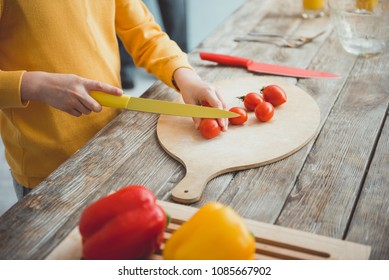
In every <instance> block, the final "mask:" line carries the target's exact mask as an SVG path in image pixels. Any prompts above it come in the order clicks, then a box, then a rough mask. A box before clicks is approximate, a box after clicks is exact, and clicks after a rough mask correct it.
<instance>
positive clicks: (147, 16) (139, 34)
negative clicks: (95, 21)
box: [116, 0, 192, 89]
mask: <svg viewBox="0 0 389 280" xmlns="http://www.w3.org/2000/svg"><path fill="white" fill-rule="evenodd" d="M116 31H117V34H118V35H119V37H120V38H121V40H122V41H123V45H124V46H125V48H126V49H127V51H128V52H129V53H130V54H131V56H132V57H133V60H134V63H135V65H137V66H139V67H143V68H145V69H146V71H147V72H149V73H152V74H153V75H154V76H156V77H157V78H158V79H159V80H161V81H162V82H164V83H165V84H166V85H168V86H169V87H171V88H175V89H177V88H176V87H175V85H174V84H173V74H174V72H175V71H176V70H177V69H178V68H182V67H184V68H189V69H192V67H191V65H190V64H189V62H188V59H187V56H186V54H185V53H184V52H182V50H181V49H180V48H179V47H178V45H177V44H176V43H175V42H174V41H172V40H170V38H169V36H168V35H167V34H166V33H165V32H163V31H162V30H161V27H160V26H159V25H158V24H157V23H156V22H155V20H154V17H153V15H152V14H151V13H150V11H149V10H148V9H147V7H146V6H145V5H144V4H143V3H142V1H139V0H121V1H117V6H116Z"/></svg>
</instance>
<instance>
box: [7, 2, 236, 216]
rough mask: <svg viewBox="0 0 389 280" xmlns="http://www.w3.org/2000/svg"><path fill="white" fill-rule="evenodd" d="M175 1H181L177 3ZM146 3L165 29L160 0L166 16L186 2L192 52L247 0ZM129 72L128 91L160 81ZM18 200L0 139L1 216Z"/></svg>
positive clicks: (139, 91)
mask: <svg viewBox="0 0 389 280" xmlns="http://www.w3.org/2000/svg"><path fill="white" fill-rule="evenodd" d="M175 1H177V2H176V3H175ZM143 2H145V4H146V5H147V6H148V8H149V9H150V10H151V12H152V13H153V14H154V16H155V19H156V21H157V22H158V23H159V24H160V25H161V26H162V27H163V28H164V29H165V27H164V25H163V22H164V21H163V14H162V13H161V10H160V7H159V4H160V2H166V3H165V4H166V6H165V7H166V8H165V16H166V15H169V11H170V12H171V11H172V10H173V9H174V8H176V6H174V7H173V9H168V8H167V7H168V4H173V5H175V4H177V5H178V4H179V2H183V4H184V13H185V15H182V14H181V13H180V14H179V15H178V16H181V17H182V16H183V18H186V22H185V24H186V38H184V41H186V51H188V52H190V51H191V50H193V49H194V48H195V47H196V46H197V45H198V44H199V43H200V42H201V41H202V40H203V39H204V38H206V37H207V36H208V35H209V34H210V33H211V32H212V31H213V30H214V29H215V28H216V27H217V26H218V25H219V24H221V23H222V22H223V20H224V19H225V18H226V17H228V16H229V15H230V14H231V13H233V12H234V11H235V10H236V9H237V8H239V6H240V5H241V4H242V3H243V2H244V0H183V1H181V0H172V1H163V0H161V1H159V0H144V1H143ZM167 2H170V3H167ZM166 9H167V10H166ZM165 21H166V19H165ZM168 22H169V20H168ZM166 29H168V28H166ZM166 29H165V30H166ZM131 67H132V68H131ZM128 71H129V72H128V73H129V75H130V76H131V79H132V82H133V87H132V88H128V89H125V93H126V94H129V95H133V96H139V95H141V94H142V93H143V92H145V90H146V89H147V88H149V87H150V86H151V85H152V84H153V83H154V82H155V81H156V80H155V78H154V77H153V76H150V75H149V74H147V73H146V72H145V71H144V70H143V69H136V68H135V67H133V66H130V69H128ZM15 202H16V195H15V193H14V189H13V185H12V178H11V175H10V172H9V167H8V165H7V163H6V161H5V158H4V147H3V143H2V141H0V215H2V214H3V213H4V212H5V211H7V210H8V209H9V208H10V207H11V206H12V205H13V204H14V203H15Z"/></svg>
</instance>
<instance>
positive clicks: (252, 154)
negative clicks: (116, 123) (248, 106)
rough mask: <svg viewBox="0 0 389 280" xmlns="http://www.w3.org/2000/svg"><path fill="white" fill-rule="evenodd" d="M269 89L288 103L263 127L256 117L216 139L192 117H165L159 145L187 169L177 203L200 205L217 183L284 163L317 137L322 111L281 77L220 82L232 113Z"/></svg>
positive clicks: (176, 195) (159, 127)
mask: <svg viewBox="0 0 389 280" xmlns="http://www.w3.org/2000/svg"><path fill="white" fill-rule="evenodd" d="M270 84H276V85H279V86H281V87H282V88H283V89H284V90H285V92H286V94H287V102H286V103H284V104H283V105H281V106H279V107H277V108H276V109H275V113H274V117H273V119H272V120H271V121H269V122H266V123H261V122H259V121H258V120H257V119H256V117H255V114H254V113H253V112H251V113H249V119H248V121H247V122H246V123H245V124H244V125H242V126H234V125H230V126H229V128H228V131H227V132H224V133H221V135H219V136H218V137H216V138H213V139H209V140H208V139H205V138H203V137H202V136H201V134H200V132H199V131H198V130H196V129H195V128H194V125H193V121H192V119H191V118H186V117H179V116H168V115H161V116H160V118H159V120H158V124H157V135H158V139H159V142H160V144H161V146H162V147H163V148H164V150H165V151H166V152H167V153H168V154H169V155H171V156H172V157H173V158H175V159H177V160H178V161H180V162H181V163H182V164H183V165H184V166H185V168H186V175H185V177H184V178H183V179H182V181H181V182H179V183H178V184H177V186H176V187H175V188H174V189H173V190H172V198H173V199H174V200H175V201H177V202H181V203H193V202H196V201H198V200H199V199H200V198H201V195H202V193H203V191H204V188H205V186H206V184H207V183H208V181H209V180H211V179H212V178H214V177H216V176H218V175H220V174H223V173H227V172H231V171H235V170H243V169H248V168H253V167H258V166H262V165H265V164H269V163H273V162H275V161H278V160H281V159H283V158H285V157H287V156H289V155H291V154H293V153H294V152H296V151H298V150H299V149H301V148H302V147H303V146H304V145H306V144H307V143H308V142H309V141H310V140H311V139H312V138H313V136H314V135H315V134H316V132H317V130H318V127H319V123H320V110H319V107H318V106H317V104H316V102H315V101H314V100H313V98H312V97H311V96H310V95H309V94H308V93H306V92H305V91H303V90H302V89H300V88H298V87H297V86H295V85H292V84H289V83H287V82H285V81H283V80H282V79H281V78H276V77H258V76H250V77H244V78H238V79H230V80H224V81H219V82H216V83H215V85H216V86H217V87H218V88H219V90H220V92H221V93H222V94H223V98H224V101H225V103H226V105H227V108H228V109H229V108H231V107H234V106H240V107H243V106H244V105H243V103H242V102H241V101H240V100H239V99H238V98H237V97H239V96H243V95H245V94H247V93H249V92H251V91H254V92H258V93H259V92H260V89H261V88H262V87H263V86H266V85H270ZM180 101H181V102H183V101H182V100H180ZM180 101H177V102H180Z"/></svg>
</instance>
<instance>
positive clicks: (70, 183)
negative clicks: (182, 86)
mask: <svg viewBox="0 0 389 280" xmlns="http://www.w3.org/2000/svg"><path fill="white" fill-rule="evenodd" d="M293 2H294V3H296V2H297V3H298V2H299V1H285V0H262V1H260V0H249V1H247V2H246V3H245V4H244V5H242V6H241V7H240V8H239V9H238V10H237V11H236V12H235V13H233V14H232V15H231V16H230V17H229V18H228V19H227V20H226V21H225V22H224V23H223V24H222V25H220V27H219V28H218V29H217V30H215V31H214V32H213V33H212V34H211V35H210V36H209V37H208V38H207V39H206V40H204V41H203V42H202V43H201V44H200V45H199V46H198V47H197V48H196V49H195V50H194V51H193V52H192V53H191V54H190V60H191V62H192V64H193V66H194V67H195V68H196V70H197V71H198V73H199V74H200V75H201V76H202V77H203V78H204V79H205V80H207V81H210V82H213V81H217V80H223V79H227V78H235V77H242V76H244V75H247V76H249V75H253V74H250V73H248V72H246V70H245V69H241V68H235V67H223V66H215V65H214V64H212V63H210V62H205V61H201V60H200V58H199V56H198V53H199V51H208V52H217V53H224V54H231V55H238V56H243V57H249V58H252V59H253V60H257V61H262V62H267V63H277V64H283V65H289V66H295V67H302V68H310V69H319V70H321V71H328V72H333V73H337V74H340V75H342V78H341V79H330V80H323V79H299V80H298V79H294V78H285V79H287V80H288V81H289V82H291V83H294V84H296V85H297V86H298V87H300V88H302V89H304V90H305V91H306V92H308V93H309V94H310V95H311V96H312V97H313V98H314V99H315V101H316V102H317V104H318V105H319V108H320V112H321V123H320V128H319V133H318V135H317V136H316V137H315V138H314V139H313V140H312V141H310V142H309V144H308V145H306V146H305V147H304V148H302V149H301V150H299V151H298V152H296V153H294V154H293V155H291V156H289V157H287V158H285V159H283V160H281V161H278V162H276V163H273V164H270V165H266V166H263V167H259V168H253V169H248V170H245V171H240V172H234V173H227V174H225V175H221V176H219V177H217V178H215V179H213V180H211V181H210V182H209V183H208V185H207V187H206V190H205V193H204V194H203V197H202V199H201V200H200V201H199V202H197V203H195V204H193V205H192V206H194V207H200V206H202V205H204V204H205V203H206V202H209V201H212V200H218V201H220V202H222V203H224V204H228V205H230V206H231V207H233V208H234V209H235V210H236V211H237V212H238V213H239V214H240V215H241V216H243V217H244V218H247V219H252V220H256V221H261V222H265V223H268V224H275V225H279V226H283V227H288V228H294V229H297V230H301V231H306V232H311V233H314V234H319V235H324V236H328V237H331V238H336V239H343V240H348V241H352V242H356V243H360V244H365V245H369V246H371V254H370V258H371V259H389V200H388V198H389V140H388V139H389V121H388V104H389V82H388V81H389V79H388V78H389V74H388V73H389V54H388V53H386V54H384V55H379V56H376V57H371V58H363V57H355V56H352V55H350V54H348V53H346V52H345V51H344V50H343V49H342V48H341V46H340V44H339V41H338V39H337V37H336V34H335V32H334V30H333V29H332V26H331V24H330V22H329V18H328V17H323V18H320V19H314V20H303V19H302V18H301V17H300V16H299V12H300V8H299V7H298V5H295V4H293ZM321 30H327V32H326V33H325V34H324V35H323V36H321V37H320V38H318V39H317V40H315V41H314V42H313V43H311V44H308V45H305V46H304V47H302V48H299V49H291V48H281V47H277V46H274V45H270V44H264V43H247V42H244V43H243V42H241V43H237V42H234V38H235V37H237V36H241V35H246V34H247V33H248V32H250V31H267V32H273V31H274V32H277V33H288V34H300V35H313V34H316V33H318V32H319V31H321ZM144 97H147V98H155V99H165V100H174V99H176V98H177V95H176V93H174V92H173V91H172V90H170V89H168V88H167V87H166V86H165V85H163V84H161V83H159V82H158V83H156V84H154V85H153V86H152V87H151V88H150V89H149V90H148V91H147V92H146V93H145V94H144ZM157 120H158V116H157V115H153V114H147V113H138V112H130V111H126V112H123V113H122V114H121V115H120V116H118V117H117V118H116V119H115V120H114V121H112V122H111V123H110V124H109V125H107V126H106V127H105V128H104V129H103V130H102V131H101V132H100V133H98V134H97V135H96V136H95V137H94V138H93V139H92V140H91V141H90V142H89V143H87V144H86V145H85V146H84V147H82V148H81V149H80V150H79V151H78V152H77V153H76V154H75V155H74V156H73V157H72V158H70V159H69V160H68V161H67V162H65V163H64V164H63V165H62V166H60V167H59V168H58V169H57V170H56V171H55V172H54V173H53V174H52V175H51V176H49V178H47V180H46V181H44V182H43V183H42V184H41V185H39V186H38V187H37V188H36V189H35V190H34V191H33V192H32V193H31V194H30V195H28V196H27V197H26V198H25V199H24V200H23V201H21V202H19V203H17V204H16V205H15V206H14V207H12V208H11V209H10V210H9V211H8V212H6V213H5V214H4V215H3V216H2V217H1V218H0V259H43V258H45V257H46V256H47V255H48V254H49V253H50V252H51V251H52V250H53V248H55V247H56V246H57V245H58V244H59V243H60V242H61V240H62V239H64V237H65V236H66V235H67V234H68V233H69V232H70V231H71V230H72V229H73V228H74V227H76V226H77V223H78V220H79V215H80V212H81V211H82V210H83V209H84V208H85V206H86V205H88V204H90V203H91V202H93V201H95V200H96V199H97V198H99V197H101V196H104V195H106V194H107V193H109V192H112V191H114V190H116V189H118V188H121V187H123V186H125V185H128V184H142V185H145V186H147V187H148V188H150V189H151V190H152V191H154V192H155V194H156V196H157V198H158V199H160V200H165V201H171V196H170V191H171V189H172V188H173V187H174V186H175V185H176V184H177V183H178V182H179V181H180V180H181V179H182V178H183V176H184V174H185V169H184V167H183V166H182V165H181V164H180V163H179V162H177V161H176V160H174V159H172V158H171V157H170V156H168V155H167V154H166V153H165V151H164V150H163V149H162V148H161V146H160V145H159V143H158V140H157V137H156V125H157ZM37 164H39V163H37Z"/></svg>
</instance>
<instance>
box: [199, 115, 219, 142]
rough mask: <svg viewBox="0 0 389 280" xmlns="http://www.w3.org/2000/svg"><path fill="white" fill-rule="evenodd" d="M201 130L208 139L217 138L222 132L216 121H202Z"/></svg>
mask: <svg viewBox="0 0 389 280" xmlns="http://www.w3.org/2000/svg"><path fill="white" fill-rule="evenodd" d="M199 130H200V133H201V135H202V136H203V137H204V138H206V139H211V138H215V137H216V136H218V135H219V134H220V132H221V128H220V126H219V124H218V123H217V121H216V119H201V122H200V125H199Z"/></svg>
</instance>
